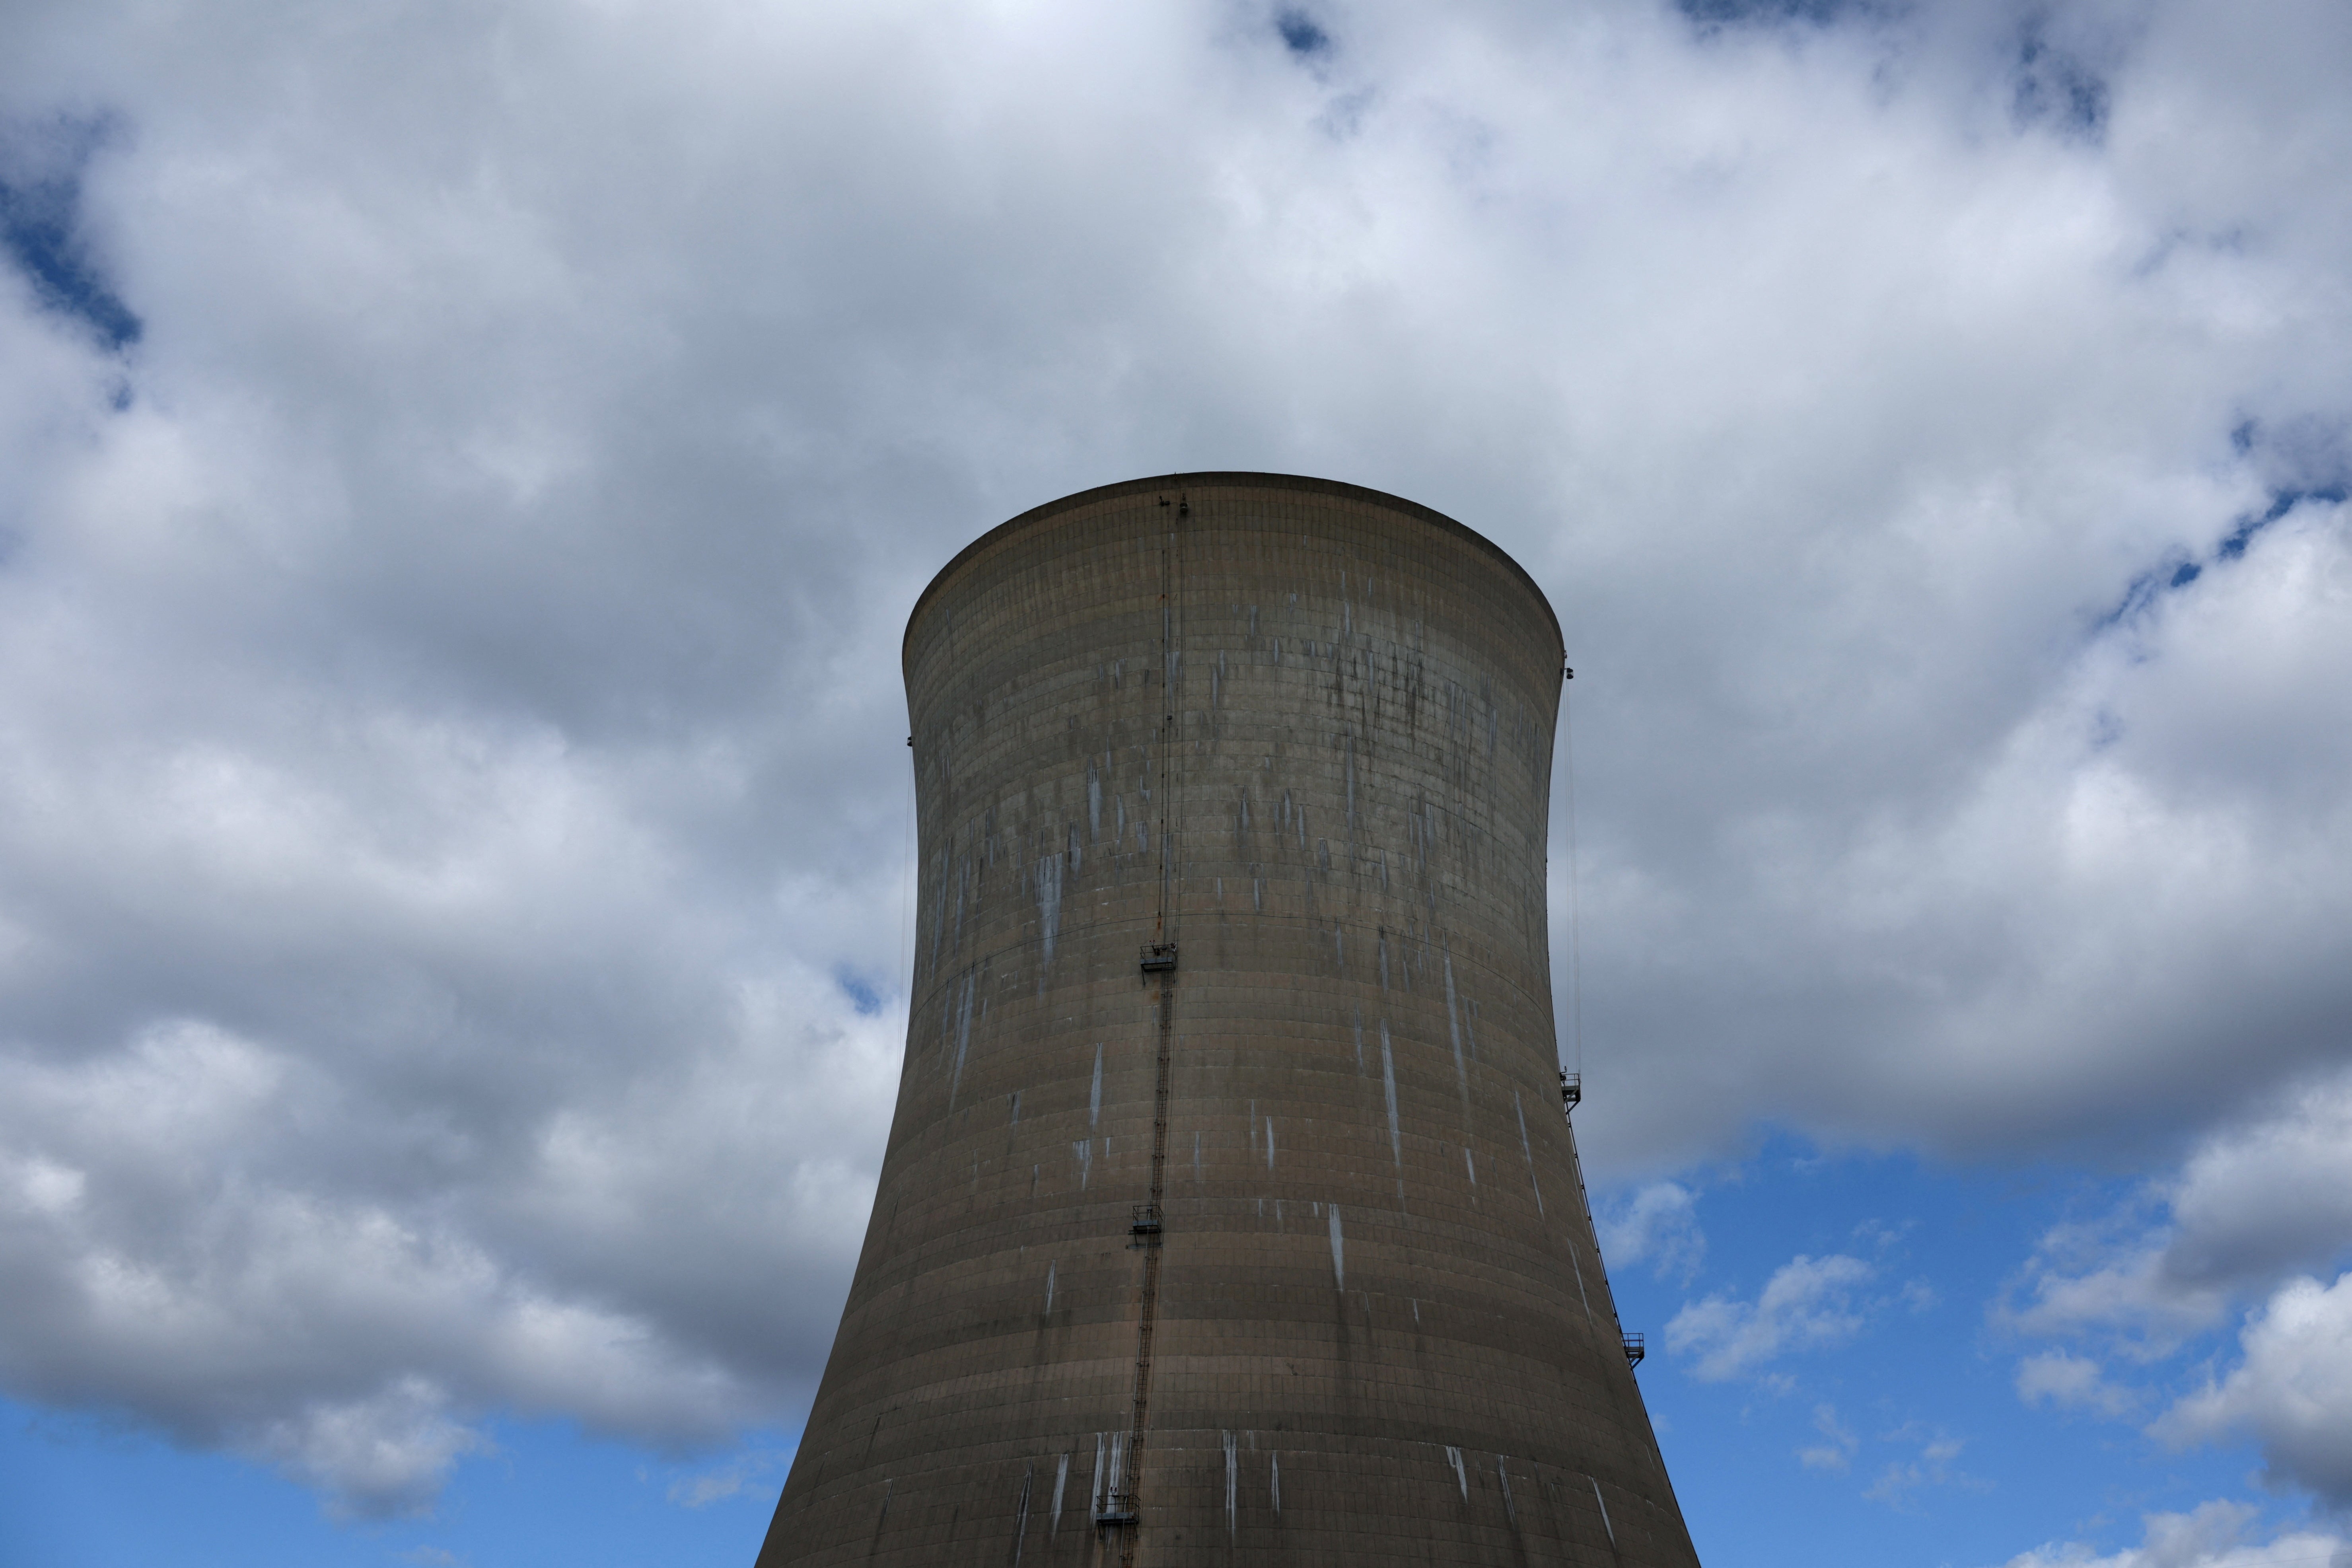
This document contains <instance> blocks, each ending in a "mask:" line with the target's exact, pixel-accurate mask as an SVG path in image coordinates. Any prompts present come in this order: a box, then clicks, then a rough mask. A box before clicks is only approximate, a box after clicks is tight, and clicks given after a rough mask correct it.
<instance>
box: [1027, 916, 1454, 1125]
mask: <svg viewBox="0 0 2352 1568" xmlns="http://www.w3.org/2000/svg"><path fill="white" fill-rule="evenodd" d="M1048 951H1049V952H1050V951H1051V950H1050V949H1049V950H1048ZM1445 1030H1446V1033H1448V1034H1449V1035H1451V1036H1453V1037H1454V1077H1455V1078H1456V1079H1459V1080H1460V1081H1461V1084H1462V1106H1463V1109H1464V1110H1468V1109H1469V1107H1470V1069H1469V1068H1468V1067H1466V1066H1465V1065H1464V1063H1463V1060H1462V1018H1461V1014H1460V1011H1459V1010H1458V1009H1457V1008H1456V1007H1455V1006H1454V955H1453V954H1452V953H1450V952H1449V953H1447V954H1446V955H1445Z"/></svg>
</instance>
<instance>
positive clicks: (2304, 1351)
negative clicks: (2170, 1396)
mask: <svg viewBox="0 0 2352 1568" xmlns="http://www.w3.org/2000/svg"><path fill="white" fill-rule="evenodd" d="M2238 1342H2239V1344H2240V1346H2241V1347H2242V1350H2243V1352H2244V1359H2243V1360H2242V1362H2241V1363H2239V1365H2238V1366H2237V1367H2235V1368H2234V1369H2232V1370H2231V1373H2229V1375H2228V1376H2227V1377H2225V1378H2223V1379H2221V1381H2220V1382H2219V1383H2212V1382H2209V1383H2208V1384H2206V1386H2205V1387H2204V1388H2202V1389H2200V1391H2198V1392H2197V1393H2194V1394H2189V1396H2188V1397H2186V1398H2184V1399H2182V1400H2181V1401H2179V1403H2178V1404H2176V1405H2173V1407H2172V1408H2171V1409H2170V1410H2168V1411H2167V1412H2165V1414H2164V1415H2163V1416H2162V1417H2161V1418H2159V1419H2158V1421H2157V1423H2156V1425H2155V1426H2154V1427H2153V1428H2152V1430H2153V1431H2154V1432H2155V1433H2156V1434H2157V1435H2158V1436H2160V1437H2163V1438H2165V1439H2167V1440H2168V1441H2170V1442H2173V1443H2179V1444H2187V1443H2195V1442H2211V1441H2215V1440H2218V1439H2221V1438H2223V1437H2226V1436H2232V1435H2235V1434H2237V1433H2240V1432H2245V1433H2249V1434H2251V1435H2252V1436H2253V1437H2254V1439H2255V1440H2256V1441H2257V1442H2258V1443H2260V1444H2261V1446H2262V1451H2263V1458H2264V1460H2265V1461H2266V1462H2267V1464H2268V1466H2269V1473H2270V1476H2271V1478H2272V1479H2273V1480H2274V1481H2276V1482H2278V1483H2279V1484H2282V1485H2290V1486H2296V1487H2305V1488H2308V1489H2311V1490H2312V1491H2315V1492H2316V1493H2318V1494H2319V1495H2320V1496H2321V1497H2323V1498H2325V1499H2326V1500H2328V1501H2329V1502H2331V1503H2333V1504H2335V1505H2336V1506H2337V1507H2339V1508H2340V1507H2344V1506H2347V1505H2352V1274H2346V1275H2342V1276H2339V1277H2338V1278H2337V1279H2336V1283H2334V1284H2333V1285H2322V1284H2321V1283H2320V1282H2319V1281H2318V1280H2316V1279H2294V1280H2291V1281H2289V1282H2288V1283H2287V1284H2286V1285H2285V1286H2284V1287H2283V1288H2281V1289H2279V1291H2278V1292H2277V1293H2276V1294H2275V1295H2273V1297H2272V1298H2271V1299H2270V1301H2269V1302H2268V1304H2267V1305H2265V1306H2264V1307H2263V1309H2262V1310H2260V1311H2258V1312H2256V1313H2255V1314H2254V1315H2253V1316H2252V1318H2251V1319H2250V1320H2249V1321H2248V1322H2247V1324H2246V1327H2245V1329H2244V1330H2243V1331H2242V1332H2241V1333H2240V1334H2239V1336H2238Z"/></svg>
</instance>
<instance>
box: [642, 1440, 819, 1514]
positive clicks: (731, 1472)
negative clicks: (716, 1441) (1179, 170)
mask: <svg viewBox="0 0 2352 1568" xmlns="http://www.w3.org/2000/svg"><path fill="white" fill-rule="evenodd" d="M790 1458H792V1456H791V1455H790V1454H788V1453H785V1454H779V1453H773V1452H771V1451H769V1450H766V1449H761V1450H758V1451H755V1452H752V1453H747V1454H738V1455H736V1456H735V1457H734V1458H731V1459H730V1460H728V1461H727V1462H726V1463H725V1464H723V1465H720V1466H719V1467H718V1468H715V1469H709V1470H704V1471H702V1472H701V1473H700V1474H698V1475H691V1476H683V1477H680V1478H679V1479H677V1480H675V1481H672V1482H671V1483H670V1486H669V1492H668V1496H669V1500H670V1501H672V1502H674V1503H676V1504H677V1505H678V1506H679V1507H680V1508H709V1506H710V1505H711V1504H712V1503H715V1502H723V1501H725V1500H727V1499H729V1498H731V1497H738V1496H740V1495H741V1494H742V1491H743V1489H744V1488H746V1487H751V1486H756V1485H757V1484H759V1483H760V1482H762V1481H765V1480H767V1479H770V1478H771V1477H772V1476H774V1475H775V1472H776V1469H777V1467H778V1466H779V1465H780V1464H782V1462H784V1461H786V1460H789V1459H790Z"/></svg>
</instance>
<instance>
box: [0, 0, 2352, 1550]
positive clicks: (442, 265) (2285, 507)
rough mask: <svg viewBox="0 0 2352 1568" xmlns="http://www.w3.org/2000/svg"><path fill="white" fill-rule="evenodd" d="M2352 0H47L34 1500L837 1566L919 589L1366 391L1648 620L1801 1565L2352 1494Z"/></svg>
mask: <svg viewBox="0 0 2352 1568" xmlns="http://www.w3.org/2000/svg"><path fill="white" fill-rule="evenodd" d="M2347 72H2352V9H2347V7H2345V6H2344V5H2342V4H2341V3H2340V0H2235V3H2231V4H2226V5H2225V4H2220V3H2210V0H2194V3H2192V0H1953V3H1949V4H1933V3H1927V0H1919V3H1916V4H1905V3H1900V0H1884V3H1879V0H1679V3H1676V0H1583V3H1580V4H1577V5H1559V4H1538V3H1535V0H1458V3H1456V4H1454V5H1447V6H1444V7H1431V6H1427V5H1405V4H1401V3H1381V0H1348V3H1343V0H1318V3H1316V4H1312V5H1296V6H1286V5H1263V4H1257V3H1255V0H1250V3H1244V0H1193V3H1179V0H1135V3H1133V4H1122V5H1083V4H1075V3H1065V4H1053V3H1046V0H1037V3H1022V0H993V3H971V0H926V3H924V4H920V5H917V4H910V3H907V0H868V3H866V4H861V5H855V6H838V5H836V6H808V5H803V6H791V5H781V4H775V3H773V0H664V3H663V4H661V5H651V4H646V3H643V0H509V3H503V4H499V3H491V4H474V5H458V4H451V3H448V0H405V3H399V4H394V3H375V0H340V3H338V4H334V5H319V4H315V3H298V0H219V3H217V4H213V5H205V6H201V7H198V6H189V5H170V4H156V3H154V0H142V3H136V4H134V3H131V0H15V3H14V4H12V5H9V6H8V7H7V9H6V12H5V16H0V1303H5V1307H0V1564H5V1565H6V1568H16V1565H18V1564H25V1565H27V1568H82V1565H84V1564H89V1565H97V1564H111V1563H121V1562H126V1561H138V1562H142V1563H152V1564H157V1565H159V1568H180V1565H183V1564H189V1565H194V1564H211V1563H227V1562H236V1563H239V1564H241V1565H254V1568H268V1565H272V1564H277V1563H289V1564H291V1563H302V1564H305V1565H306V1568H320V1565H341V1564H353V1565H362V1564H364V1565H370V1568H373V1565H389V1564H404V1563H405V1564H425V1565H444V1568H493V1565H499V1564H522V1563H542V1562H551V1561H557V1560H561V1561H563V1562H565V1563H573V1564H601V1563H615V1564H620V1563H647V1562H660V1563H673V1564H677V1563H711V1564H742V1563H749V1562H750V1560H751V1554H752V1552H754V1551H755V1550H756V1548H757V1544H758V1542H759V1540H760V1538H761V1533H762V1531H764V1528H765V1524H766V1519H767V1514H768V1512H769V1510H771V1509H772V1506H773V1501H774V1498H775V1494H776V1491H777V1489H778V1488H779V1487H780V1486H781V1484H782V1475H783V1473H784V1469H785V1468H786V1467H788V1465H789V1463H790V1458H791V1453H792V1450H793V1444H794V1442H795V1440H796V1437H797V1435H798V1431H799V1426H800V1423H801V1421H802V1419H803V1416H804V1415H805V1412H806V1407H807V1404H808V1401H809V1398H810V1396H811V1394H812V1393H813V1391H814V1380H815V1378H816V1376H817V1375H818V1373H820V1371H821V1370H822V1366H823V1362H824V1354H825V1352H826V1349H827V1347H828V1345H829V1344H830V1342H831V1337H832V1334H833V1331H834V1328H835V1323H836V1321H837V1317H838V1313H839V1310H840V1305H841V1301H842V1298H843V1295H844V1293H845V1289H846V1287H847V1279H848V1272H849V1269H850V1267H851V1264H852V1262H853V1259H854V1255H855V1250H856V1246H857V1244H858V1242H859V1240H860V1238H861V1237H862V1234H863V1228H864V1225H865V1221H866V1210H867V1205H868V1204H869V1202H870V1198H871V1194H872V1192H873V1187H874V1181H875V1174H876V1170H877V1165H878V1163H879V1158H880V1153H881V1148H882V1140H883V1136H884V1133H885V1131H886V1128H887V1117H888V1108H889V1106H890V1103H891V1099H892V1096H893V1093H894V1090H895V1085H896V1081H897V1070H898V1053H899V1049H900V1047H901V1044H902V1039H903V1029H904V1025H905V1017H906V992H905V986H906V974H907V962H906V960H907V947H906V930H907V921H908V886H909V879H908V843H907V837H908V821H909V809H910V802H909V798H908V766H907V760H906V752H905V747H904V745H903V743H902V739H903V736H904V734H905V707H904V698H903V693H902V690H901V689H900V686H899V681H898V639H899V635H900V632H901V629H902V627H903V626H904V622H905V616H906V614H907V612H908V609H909V608H910V607H911V605H912V603H913V601H914V598H915V595H917V594H918V593H919V591H920V589H921V587H922V585H923V584H924V583H925V582H926V581H928V579H929V576H930V575H931V574H932V573H933V572H934V571H936V570H937V568H938V567H939V566H940V564H942V563H945V562H946V561H947V560H948V558H949V557H950V556H951V555H952V554H953V553H954V552H956V551H957V550H958V549H960V548H961V546H962V545H963V544H964V543H965V542H968V541H969V540H971V538H973V537H974V536H976V535H978V534H979V533H980V532H982V531H984V530H985V529H987V528H988V527H990V526H992V525H993V524H994V523H996V522H998V521H1002V520H1003V519H1004V518H1006V517H1010V516H1012V515H1013V514H1015V513H1017V512H1019V511H1022V510H1026V509H1027V508H1029V507H1031V506H1034V505H1036V504H1038V503H1040V502H1043V501H1045V500H1051V499H1054V498H1055V497H1057V496H1061V495H1064V494H1067V493H1070V492H1072V491H1076V490H1078V489H1086V488H1087V487H1090V486H1093V485H1097V484H1102V483H1108V482H1110V481H1114V480H1118V479H1127V478H1131V477H1136V476H1141V475H1149V474H1154V473H1165V472H1175V471H1184V470H1194V469H1208V468H1220V469H1226V468H1230V469H1259V470H1268V471H1278V472H1289V473H1303V474H1312V475H1318V476H1323V477H1327V478H1331V479H1342V480H1346V481H1349V482H1353V483H1357V484H1363V485H1369V486H1371V487H1374V488H1377V489H1385V490H1389V491H1392V492H1394V493H1396V494H1399V495H1402V496H1405V497H1408V498H1411V499H1412V500H1416V501H1419V502H1422V503H1424V504H1426V505H1429V506H1433V507H1435V508H1437V509H1438V510H1442V511H1444V512H1446V513H1448V514H1449V515H1451V516H1454V517H1456V518H1459V519H1460V520H1462V521H1465V523H1467V524H1469V525H1470V526H1472V527H1473V528H1475V529H1476V530H1478V531H1481V532H1483V533H1485V534H1486V535H1487V536H1488V537H1490V538H1492V539H1494V540H1495V541H1496V542H1498V543H1499V544H1501V545H1502V546H1503V547H1504V548H1505V549H1506V550H1507V551H1509V552H1511V553H1512V554H1513V555H1514V556H1515V557H1517V559H1518V560H1519V561H1520V562H1521V563H1524V564H1525V565H1526V566H1527V567H1528V570H1529V571H1530V572H1531V573H1532V574H1534V576H1535V577H1536V578H1537V580H1538V582H1539V583H1540V584H1542V586H1543V587H1544V589H1545V591H1546V593H1547V594H1548V595H1549V597H1550V598H1551V601H1552V603H1553V605H1555V606H1556V607H1557V609H1558V611H1559V616H1560V619H1561V622H1562V623H1563V626H1564V628H1565V631H1566V635H1567V641H1568V645H1569V647H1570V662H1571V663H1572V664H1573V665H1574V666H1575V668H1576V672H1577V674H1576V679H1575V680H1574V682H1573V683H1572V684H1571V685H1570V688H1569V693H1570V709H1569V712H1568V719H1569V722H1568V723H1567V724H1566V725H1565V726H1564V736H1563V747H1562V754H1561V758H1560V765H1559V766H1558V767H1556V769H1555V773H1556V778H1557V781H1558V782H1557V788H1556V792H1555V798H1554V802H1553V816H1554V826H1553V854H1552V858H1551V868H1552V878H1553V887H1552V910H1553V919H1552V942H1553V957H1554V965H1555V972H1556V973H1557V974H1558V975H1559V977H1560V984H1559V988H1558V989H1559V1004H1560V1045H1561V1050H1562V1053H1563V1058H1564V1060H1565V1061H1566V1062H1567V1064H1568V1065H1570V1066H1571V1067H1574V1068H1579V1069H1580V1070H1581V1071H1582V1072H1583V1074H1584V1081H1585V1086H1586V1089H1585V1099H1584V1102H1583V1104H1582V1105H1581V1107H1580V1109H1579V1110H1578V1111H1577V1113H1576V1114H1577V1120H1578V1130H1579V1135H1580V1142H1581V1143H1582V1146H1583V1149H1584V1152H1585V1156H1586V1159H1587V1162H1588V1169H1587V1173H1588V1177H1589V1179H1590V1182H1591V1191H1592V1201H1593V1205H1594V1208H1595V1212H1596V1215H1597V1217H1598V1219H1599V1223H1600V1226H1601V1237H1602V1241H1603V1247H1604V1252H1605V1255H1606V1256H1607V1258H1608V1259H1609V1261H1610V1264H1611V1267H1612V1278H1613V1279H1614V1281H1615V1283H1616V1285H1617V1288H1618V1289H1619V1291H1620V1294H1621V1301H1622V1309H1623V1316H1624V1320H1625V1326H1626V1327H1627V1328H1628V1329H1629V1330H1634V1331H1643V1332H1644V1333H1645V1334H1646V1336H1647V1342H1648V1345H1649V1347H1650V1354H1649V1358H1648V1360H1647V1361H1646V1362H1645V1363H1643V1366H1642V1368H1641V1372H1640V1376H1641V1379H1642V1382H1643V1389H1644V1393H1645V1396H1646V1397H1647V1399H1648V1401H1649V1403H1650V1405H1651V1409H1652V1412H1653V1414H1654V1416H1655V1418H1656V1420H1657V1423H1658V1426H1659V1429H1660V1435H1661V1440H1662V1443H1663V1444H1664V1450H1665V1454H1666V1458H1667V1460H1668V1463H1669V1467H1670V1468H1671V1470H1672V1473H1673V1475H1674V1477H1675V1482H1676V1486H1677V1489H1678V1493H1679V1495H1680V1498H1681V1500H1682V1502H1683V1506H1684V1508H1685V1512H1686V1514H1687V1515H1688V1517H1689V1519H1690V1521H1691V1524H1692V1528H1693V1531H1694V1535H1695V1537H1696V1542H1697V1545H1698V1547H1699V1550H1700V1552H1701V1554H1702V1557H1703V1558H1704V1560H1705V1561H1706V1562H1707V1563H1710V1564H1711V1565H1714V1568H1738V1565H1742V1564H1755V1565H1775V1568H1777V1565H1781V1564H1790V1565H1796V1564H1813V1563H1829V1562H1835V1563H1851V1562H1864V1561H1867V1562H1872V1563H1903V1564H1920V1565H1926V1568H2059V1565H2062V1564H2063V1565H2069V1568H2291V1565H2305V1564H2309V1565H2318V1564H2328V1565H2329V1568H2347V1565H2352V1513H2347V1510H2352V1271H2347V1270H2352V962H2347V954H2352V681H2347V679H2346V675H2347V671H2352V517H2347V486H2352V375H2347V371H2352V182H2347V180H2346V178H2345V177H2344V171H2345V170H2346V169H2347V167H2352V94H2347V92H2346V91H2345V90H2344V82H2345V81H2346V80H2347Z"/></svg>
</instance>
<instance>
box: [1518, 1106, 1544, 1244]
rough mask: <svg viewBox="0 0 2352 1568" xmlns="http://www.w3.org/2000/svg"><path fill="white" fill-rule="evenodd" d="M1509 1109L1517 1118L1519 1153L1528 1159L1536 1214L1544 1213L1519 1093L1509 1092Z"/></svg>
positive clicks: (1525, 1112)
mask: <svg viewBox="0 0 2352 1568" xmlns="http://www.w3.org/2000/svg"><path fill="white" fill-rule="evenodd" d="M1511 1109H1512V1110H1514V1111H1517V1113H1518V1118H1519V1152H1520V1153H1522V1154H1525V1155H1526V1156H1527V1157H1528V1185H1529V1186H1531V1187H1533V1188H1535V1190H1536V1213H1538V1215H1540V1214H1542V1213H1543V1212H1544V1201H1543V1184H1542V1183H1541V1182H1538V1181H1537V1180H1536V1151H1535V1146H1534V1145H1533V1144H1531V1143H1529V1142H1528V1108H1527V1106H1526V1105H1525V1104H1524V1103H1522V1102H1521V1100H1519V1091H1518V1090H1517V1089H1513V1090H1511Z"/></svg>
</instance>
